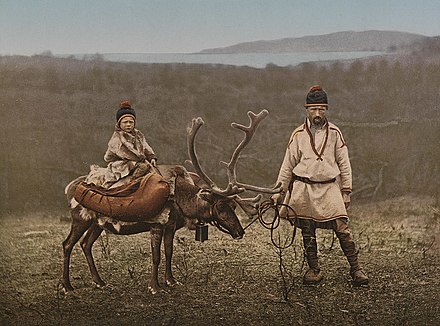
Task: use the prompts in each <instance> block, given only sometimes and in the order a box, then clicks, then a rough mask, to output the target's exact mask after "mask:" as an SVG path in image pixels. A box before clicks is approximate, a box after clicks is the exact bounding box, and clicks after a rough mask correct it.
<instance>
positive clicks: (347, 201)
mask: <svg viewBox="0 0 440 326" xmlns="http://www.w3.org/2000/svg"><path fill="white" fill-rule="evenodd" d="M342 199H344V205H345V208H348V207H349V206H350V193H349V192H346V191H344V192H343V193H342Z"/></svg>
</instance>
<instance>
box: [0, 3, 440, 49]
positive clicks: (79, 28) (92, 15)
mask: <svg viewBox="0 0 440 326" xmlns="http://www.w3.org/2000/svg"><path fill="white" fill-rule="evenodd" d="M439 17H440V0H421V1H416V0H320V1H313V0H267V1H266V0H253V1H252V0H0V55H14V54H19V55H34V54H40V53H43V52H47V51H50V52H51V53H53V54H83V53H92V54H95V53H191V52H198V51H201V50H203V49H207V48H215V47H224V46H230V45H234V44H237V43H241V42H250V41H257V40H275V39H281V38H285V37H302V36H306V35H322V34H329V33H333V32H339V31H349V30H350V31H365V30H392V31H402V32H410V33H417V34H422V35H426V36H438V35H440V19H439Z"/></svg>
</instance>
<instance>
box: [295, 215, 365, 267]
mask: <svg viewBox="0 0 440 326" xmlns="http://www.w3.org/2000/svg"><path fill="white" fill-rule="evenodd" d="M296 225H297V226H298V227H299V228H300V229H301V232H302V237H303V242H304V255H305V257H306V259H307V263H308V265H309V267H310V268H312V269H315V270H319V263H318V246H317V242H316V229H332V230H333V231H334V232H335V234H336V237H337V238H338V239H339V243H340V245H341V249H342V251H343V252H344V254H345V256H346V257H347V260H348V263H349V264H350V267H351V271H352V272H354V271H356V270H359V269H360V266H359V263H358V251H357V250H356V245H355V243H354V240H353V236H352V234H351V231H350V229H349V227H348V220H347V219H346V218H337V219H334V220H331V221H327V222H315V221H313V220H306V219H297V223H296Z"/></svg>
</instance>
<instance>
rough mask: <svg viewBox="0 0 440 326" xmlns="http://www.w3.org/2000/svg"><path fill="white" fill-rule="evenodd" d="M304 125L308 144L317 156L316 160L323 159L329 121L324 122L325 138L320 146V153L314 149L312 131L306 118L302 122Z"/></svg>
mask: <svg viewBox="0 0 440 326" xmlns="http://www.w3.org/2000/svg"><path fill="white" fill-rule="evenodd" d="M304 125H305V128H306V131H307V133H308V134H309V138H310V145H311V146H312V149H313V152H314V153H315V154H316V156H318V158H317V159H316V160H321V161H324V159H323V158H322V155H324V150H325V147H326V146H327V140H328V134H329V123H328V122H327V124H326V128H325V139H324V144H323V145H322V148H321V153H318V150H317V149H316V144H315V140H314V139H313V135H312V132H311V131H310V128H309V125H308V124H307V120H306V122H304Z"/></svg>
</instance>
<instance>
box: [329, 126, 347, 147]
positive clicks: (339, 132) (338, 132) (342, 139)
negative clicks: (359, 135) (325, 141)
mask: <svg viewBox="0 0 440 326" xmlns="http://www.w3.org/2000/svg"><path fill="white" fill-rule="evenodd" d="M330 129H331V130H335V131H336V132H337V134H338V136H339V138H340V139H341V142H342V146H341V147H339V148H342V147H344V146H347V144H346V143H345V141H344V137H342V133H341V131H340V130H339V129H337V128H334V127H330Z"/></svg>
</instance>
